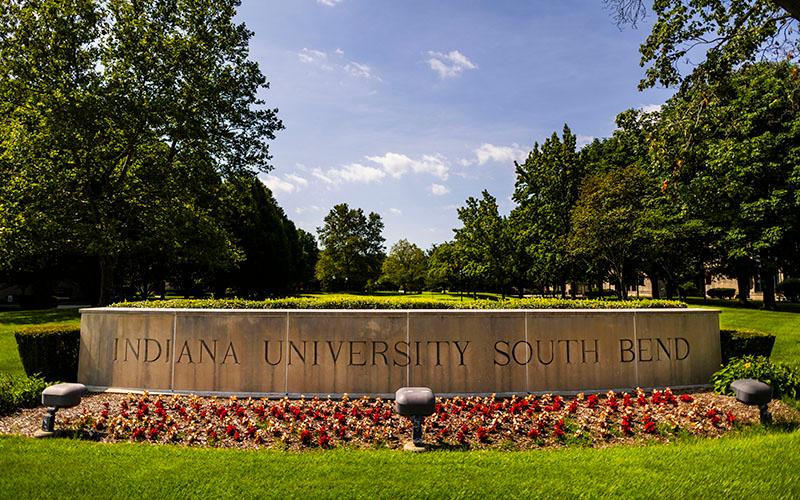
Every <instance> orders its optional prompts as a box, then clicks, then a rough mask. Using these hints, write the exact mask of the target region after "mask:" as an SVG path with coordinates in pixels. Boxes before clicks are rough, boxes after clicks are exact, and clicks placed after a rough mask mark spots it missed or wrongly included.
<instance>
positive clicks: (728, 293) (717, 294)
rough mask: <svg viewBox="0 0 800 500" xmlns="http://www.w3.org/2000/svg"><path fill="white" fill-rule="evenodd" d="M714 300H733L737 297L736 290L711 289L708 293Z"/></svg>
mask: <svg viewBox="0 0 800 500" xmlns="http://www.w3.org/2000/svg"><path fill="white" fill-rule="evenodd" d="M706 294H708V296H709V297H711V298H712V299H732V298H733V297H735V296H736V289H735V288H709V289H708V290H707V291H706Z"/></svg>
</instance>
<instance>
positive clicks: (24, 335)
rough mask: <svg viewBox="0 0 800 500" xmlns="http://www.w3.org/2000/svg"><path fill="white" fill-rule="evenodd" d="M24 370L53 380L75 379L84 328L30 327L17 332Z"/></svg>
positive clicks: (29, 373)
mask: <svg viewBox="0 0 800 500" xmlns="http://www.w3.org/2000/svg"><path fill="white" fill-rule="evenodd" d="M14 337H15V338H16V339H17V350H18V351H19V357H20V359H21V360H22V366H23V368H25V373H27V374H28V375H29V376H33V375H41V376H42V377H43V378H44V379H45V380H48V381H51V382H56V381H58V382H75V380H77V378H78V351H79V349H80V339H81V329H80V327H78V326H74V325H66V326H65V325H55V326H49V325H41V326H30V327H27V328H23V329H21V330H17V331H16V332H14Z"/></svg>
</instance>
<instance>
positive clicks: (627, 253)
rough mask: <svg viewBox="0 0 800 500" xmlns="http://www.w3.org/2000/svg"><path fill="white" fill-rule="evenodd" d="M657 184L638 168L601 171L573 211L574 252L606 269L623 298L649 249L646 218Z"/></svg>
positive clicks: (590, 179)
mask: <svg viewBox="0 0 800 500" xmlns="http://www.w3.org/2000/svg"><path fill="white" fill-rule="evenodd" d="M654 184H655V183H652V182H651V180H650V178H649V177H648V175H647V173H646V172H645V171H644V170H643V169H642V168H641V167H638V166H635V165H634V166H630V167H623V168H618V169H613V170H609V171H607V172H599V173H596V174H593V175H590V176H588V177H587V178H586V180H585V181H584V183H583V185H582V186H581V189H580V197H579V198H578V201H577V203H576V205H575V208H574V209H573V211H572V232H571V234H570V235H569V248H570V251H571V252H572V254H573V255H575V256H576V257H578V258H582V259H585V260H586V261H589V262H598V263H600V264H601V265H603V266H604V268H605V269H606V270H607V272H608V276H609V278H610V279H611V281H612V282H613V283H614V284H615V285H616V288H617V293H618V295H619V297H620V298H625V297H627V290H626V281H627V279H628V278H630V277H632V275H634V274H635V273H634V271H635V270H636V269H637V268H638V266H639V265H640V264H641V260H642V258H643V255H644V249H645V248H646V246H647V244H648V238H647V236H648V234H647V230H646V227H645V224H644V221H645V218H644V217H643V214H644V212H645V205H646V200H647V198H648V195H650V194H651V193H652V191H654V190H655V186H654Z"/></svg>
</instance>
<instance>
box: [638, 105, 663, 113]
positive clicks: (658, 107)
mask: <svg viewBox="0 0 800 500" xmlns="http://www.w3.org/2000/svg"><path fill="white" fill-rule="evenodd" d="M661 106H663V104H645V105H644V106H642V107H641V108H640V109H641V110H642V111H644V112H645V113H655V112H657V111H661Z"/></svg>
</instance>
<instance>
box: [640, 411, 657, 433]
mask: <svg viewBox="0 0 800 500" xmlns="http://www.w3.org/2000/svg"><path fill="white" fill-rule="evenodd" d="M642 423H643V424H644V431H645V432H646V433H648V434H655V433H656V423H655V422H654V421H653V419H651V418H650V415H645V416H644V417H642Z"/></svg>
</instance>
